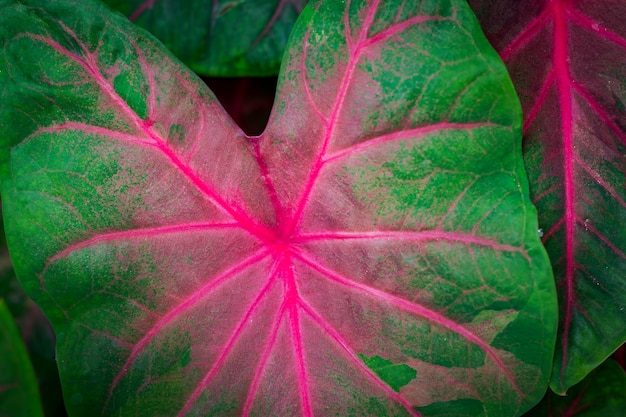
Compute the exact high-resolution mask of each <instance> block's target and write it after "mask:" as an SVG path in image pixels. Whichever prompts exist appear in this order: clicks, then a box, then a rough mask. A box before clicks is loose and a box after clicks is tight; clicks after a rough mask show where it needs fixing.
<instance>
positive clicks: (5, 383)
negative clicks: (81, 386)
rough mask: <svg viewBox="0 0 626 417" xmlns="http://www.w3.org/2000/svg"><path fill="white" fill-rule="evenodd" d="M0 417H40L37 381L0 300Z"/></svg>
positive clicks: (10, 319) (15, 327) (6, 308)
mask: <svg viewBox="0 0 626 417" xmlns="http://www.w3.org/2000/svg"><path fill="white" fill-rule="evenodd" d="M0 358H1V359H0V416H1V417H12V416H32V417H39V416H43V411H42V409H41V402H40V401H39V391H38V390H37V380H36V379H35V373H34V372H33V367H32V365H31V363H30V359H29V358H28V353H27V352H26V347H25V346H24V342H22V337H21V336H20V333H19V331H18V330H17V326H16V325H15V321H14V320H13V317H12V316H11V312H10V311H9V308H8V307H7V305H6V303H5V302H4V300H3V299H1V298H0Z"/></svg>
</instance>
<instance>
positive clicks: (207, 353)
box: [0, 0, 556, 416]
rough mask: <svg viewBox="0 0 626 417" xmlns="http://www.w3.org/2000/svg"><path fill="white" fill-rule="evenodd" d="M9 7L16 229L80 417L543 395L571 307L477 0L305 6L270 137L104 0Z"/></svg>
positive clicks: (287, 412)
mask: <svg viewBox="0 0 626 417" xmlns="http://www.w3.org/2000/svg"><path fill="white" fill-rule="evenodd" d="M0 4H3V7H2V9H0V11H1V13H0V16H2V18H1V23H2V26H1V27H3V28H4V29H3V32H2V38H1V39H2V43H3V45H5V47H4V50H3V52H2V57H3V59H4V64H3V65H2V66H1V67H0V71H1V73H3V74H6V75H5V78H6V79H7V80H8V87H7V90H8V92H9V94H6V95H5V97H6V98H7V100H6V101H5V104H4V107H3V108H2V113H1V115H2V123H3V124H4V126H6V125H7V124H8V123H9V122H10V123H11V127H12V128H11V129H8V130H6V131H5V132H3V135H4V140H5V146H6V147H11V159H10V166H7V169H6V172H7V174H8V177H7V179H6V180H5V181H4V183H3V187H2V193H3V198H4V199H5V200H4V203H5V207H4V209H5V211H6V218H7V219H8V222H7V235H8V238H9V244H10V247H11V251H12V255H13V260H14V262H15V265H16V268H17V271H18V275H19V276H20V279H21V280H22V282H23V285H24V286H25V287H26V288H27V290H28V292H29V294H31V295H32V296H33V298H35V299H36V300H37V301H38V302H39V303H40V304H41V305H42V306H43V307H44V309H45V310H46V313H47V315H48V316H49V317H50V318H51V320H52V321H53V323H54V325H55V329H56V331H57V333H58V357H59V364H60V368H61V374H62V379H63V382H64V394H65V399H66V403H67V405H68V408H69V409H70V411H71V413H73V414H74V415H94V413H100V414H102V415H124V416H128V415H132V416H153V415H171V416H183V415H184V416H195V415H203V416H205V415H246V416H247V415H259V416H267V415H272V416H294V415H302V416H330V415H342V416H350V415H354V416H363V415H376V416H380V415H385V416H400V415H410V416H417V415H428V416H431V415H432V416H435V415H441V414H444V415H445V414H446V413H448V411H447V410H450V409H459V407H460V405H462V406H463V408H465V409H466V410H471V414H467V415H491V416H505V415H518V414H519V413H521V412H523V411H525V410H526V409H527V408H529V407H530V406H531V405H532V404H534V403H535V402H536V401H537V400H538V399H539V397H541V395H542V394H543V392H544V391H545V388H546V385H547V380H548V375H549V369H550V366H551V359H552V354H553V351H552V350H553V343H554V338H555V332H556V295H555V291H554V284H553V280H552V277H551V273H550V268H549V265H548V261H547V256H546V254H545V252H544V250H543V247H542V245H541V243H540V241H539V238H538V236H537V223H536V217H535V216H536V213H535V211H534V208H533V207H532V205H531V204H530V200H529V197H528V190H527V186H526V177H525V174H524V171H523V167H522V161H521V144H520V130H521V117H520V109H519V104H518V101H517V98H516V96H515V94H514V91H513V88H512V84H511V83H510V80H509V79H508V76H507V74H506V71H505V69H504V66H503V65H502V63H501V61H500V60H499V59H498V57H497V54H496V53H495V52H494V51H493V50H492V49H491V47H490V46H489V44H488V43H487V41H486V40H485V39H484V37H483V35H482V33H481V32H480V29H479V28H478V26H477V23H476V21H475V18H474V17H473V15H472V13H471V12H470V10H469V9H468V7H467V5H466V3H465V2H464V1H460V0H459V1H456V0H455V1H441V0H436V1H435V0H433V1H422V2H414V1H411V2H405V3H401V4H398V3H397V2H393V1H367V2H366V1H351V2H345V3H344V2H337V1H327V2H320V1H316V2H313V4H311V5H310V6H309V7H310V8H307V9H305V11H304V12H303V15H302V16H301V19H300V20H299V23H298V24H297V25H296V28H295V32H294V34H293V37H292V41H291V43H290V47H289V49H288V54H287V57H286V61H285V63H284V66H283V69H282V72H281V75H280V78H279V86H278V94H277V99H276V104H275V107H274V109H273V112H272V115H271V117H270V121H269V125H268V128H267V129H266V131H265V132H264V133H263V134H262V135H261V136H259V137H247V136H245V135H244V134H243V133H242V132H241V131H240V130H239V129H238V128H237V127H236V126H235V125H234V124H233V123H232V121H231V120H230V119H229V118H228V117H227V115H226V114H225V112H224V111H223V110H222V108H221V107H220V106H219V104H218V103H217V102H216V100H215V99H214V97H213V95H212V94H211V93H210V92H209V91H208V90H207V89H206V88H205V87H204V86H203V85H202V84H201V82H200V81H199V80H198V79H197V78H195V76H193V75H192V74H190V73H189V72H188V71H187V70H185V69H184V68H183V67H182V66H181V65H180V64H178V62H177V61H176V60H175V59H174V58H173V57H172V56H171V55H169V54H168V53H167V52H166V51H165V50H164V49H163V48H162V47H161V46H159V45H158V44H157V42H156V41H155V40H154V39H153V38H152V37H150V36H148V35H147V34H145V33H143V31H141V30H139V29H136V28H134V27H133V26H131V25H130V24H129V23H128V22H127V21H125V20H124V19H122V18H121V17H118V16H116V15H111V14H109V13H108V12H107V11H106V10H105V9H104V8H102V7H101V6H99V5H97V4H93V3H84V2H82V1H81V3H80V4H81V7H77V3H76V2H73V1H55V2H45V1H34V0H33V1H29V2H24V1H20V2H19V3H17V4H14V3H13V2H9V1H7V0H4V1H2V2H1V3H0ZM466 406H467V407H466Z"/></svg>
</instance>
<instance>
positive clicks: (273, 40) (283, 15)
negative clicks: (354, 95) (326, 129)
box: [103, 0, 307, 76]
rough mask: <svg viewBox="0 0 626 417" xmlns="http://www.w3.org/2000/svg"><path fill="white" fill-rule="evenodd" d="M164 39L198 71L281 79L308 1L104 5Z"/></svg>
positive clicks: (114, 0)
mask: <svg viewBox="0 0 626 417" xmlns="http://www.w3.org/2000/svg"><path fill="white" fill-rule="evenodd" d="M103 1H104V3H107V4H108V5H109V6H111V7H113V8H114V9H116V10H119V11H121V12H122V13H124V14H125V15H126V16H128V18H129V19H130V20H131V21H133V22H134V23H136V24H138V25H139V26H141V27H143V28H145V29H147V30H149V31H150V32H151V33H152V34H153V35H155V36H156V37H157V38H159V39H160V40H161V41H162V42H163V43H164V44H165V46H167V47H168V48H169V50H170V51H172V52H173V53H174V54H175V55H176V56H177V57H178V58H179V59H181V60H182V61H183V62H184V63H185V64H186V65H188V66H189V67H191V69H193V70H194V71H196V72H197V73H199V74H203V75H210V76H241V75H255V76H261V75H275V74H278V69H279V67H280V60H281V58H282V55H283V52H284V51H285V46H286V45H287V39H288V38H289V33H290V32H291V28H292V27H293V24H294V22H295V21H296V18H297V17H298V15H299V14H300V12H301V11H302V8H303V7H304V6H305V5H306V3H307V0H214V1H207V0H193V1H191V0H185V1H180V0H103Z"/></svg>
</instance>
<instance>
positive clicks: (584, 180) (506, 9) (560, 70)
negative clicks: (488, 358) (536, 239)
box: [471, 0, 626, 393]
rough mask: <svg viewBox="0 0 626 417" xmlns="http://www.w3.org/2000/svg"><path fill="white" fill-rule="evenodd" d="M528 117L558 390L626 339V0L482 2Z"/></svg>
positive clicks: (477, 4) (527, 150) (527, 144)
mask: <svg viewBox="0 0 626 417" xmlns="http://www.w3.org/2000/svg"><path fill="white" fill-rule="evenodd" d="M471 3H472V4H473V7H474V10H475V11H476V12H477V15H478V17H479V19H480V20H481V22H482V24H483V29H484V30H485V32H486V34H487V37H488V38H489V40H490V41H491V42H492V43H493V45H494V46H495V47H496V49H497V50H498V51H500V54H501V56H502V58H503V59H504V61H505V63H506V64H507V66H508V68H509V71H510V73H511V75H512V78H513V82H514V84H515V86H516V88H517V91H518V93H519V95H520V98H521V101H522V107H523V109H524V113H525V120H524V159H525V162H526V168H527V169H528V173H529V180H530V188H531V197H532V198H533V201H534V203H535V204H536V205H537V209H538V211H539V227H540V228H541V229H543V241H544V244H545V245H546V248H547V250H548V253H549V255H550V259H551V260H552V265H553V268H554V275H555V278H556V281H557V288H558V290H559V297H560V307H561V323H560V331H559V342H558V343H557V353H556V357H555V363H554V372H553V379H552V383H551V386H552V388H553V389H554V390H555V391H556V392H559V393H564V392H565V391H566V390H567V388H568V387H570V386H572V385H574V384H576V383H577V382H578V381H580V380H582V379H583V378H584V377H585V375H587V373H589V372H590V371H591V370H592V369H594V368H595V367H596V366H597V365H598V364H600V363H601V362H602V361H604V359H606V357H608V356H609V355H610V354H611V352H613V351H614V350H615V349H617V348H618V347H619V346H620V345H621V344H622V343H624V342H625V341H626V311H625V308H624V306H626V291H625V290H624V288H625V287H626V278H625V277H626V234H625V233H624V230H626V202H625V201H626V188H625V187H624V185H625V184H626V182H625V181H626V176H625V173H626V108H625V107H624V103H625V102H626V20H624V19H623V17H624V16H626V2H624V1H623V0H617V1H615V0H613V1H608V0H603V1H585V0H580V1H570V0H568V1H564V0H557V1H548V0H545V1H524V2H520V1H517V0H510V1H508V0H498V1H481V0H476V1H472V2H471Z"/></svg>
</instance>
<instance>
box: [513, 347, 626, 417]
mask: <svg viewBox="0 0 626 417" xmlns="http://www.w3.org/2000/svg"><path fill="white" fill-rule="evenodd" d="M625 414H626V374H625V373H624V370H623V369H622V368H621V367H620V366H619V365H618V364H617V362H615V361H614V360H612V359H607V360H606V361H604V362H603V363H602V364H601V365H600V366H599V367H598V368H596V369H595V370H594V371H593V372H591V373H590V374H589V375H588V376H587V377H586V378H585V379H584V380H582V381H581V382H579V383H578V384H576V385H574V386H573V387H571V388H570V389H569V390H568V391H567V395H565V396H561V395H557V394H554V393H553V392H548V393H547V394H546V396H545V397H544V398H543V400H541V402H540V403H539V404H538V405H537V406H536V407H535V408H533V409H532V410H531V411H529V412H528V413H527V414H525V417H561V416H563V417H620V416H624V415H625Z"/></svg>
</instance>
